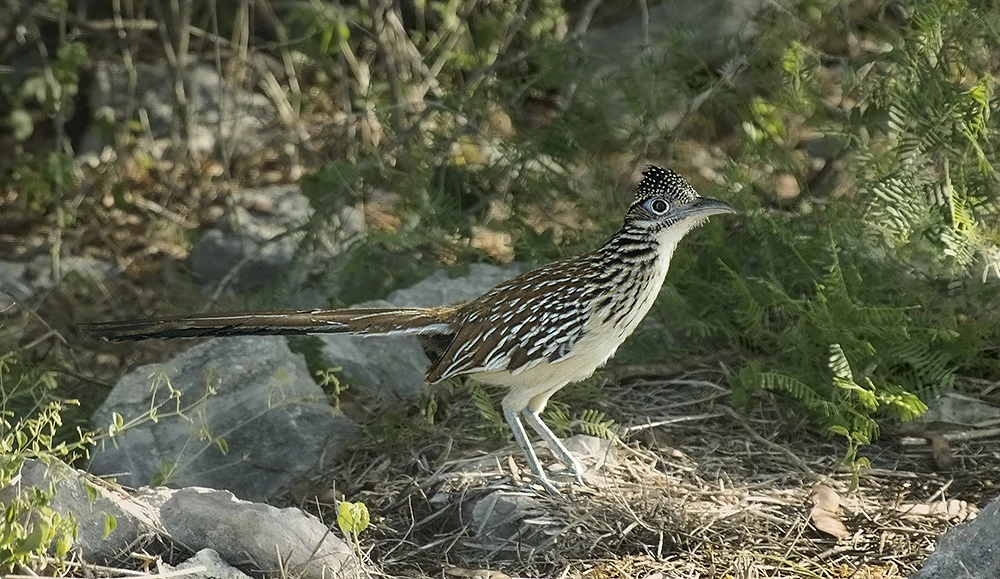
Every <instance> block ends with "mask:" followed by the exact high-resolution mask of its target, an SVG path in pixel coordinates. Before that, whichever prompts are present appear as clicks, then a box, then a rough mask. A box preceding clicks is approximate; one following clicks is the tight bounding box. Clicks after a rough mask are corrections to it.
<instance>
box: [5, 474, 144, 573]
mask: <svg viewBox="0 0 1000 579" xmlns="http://www.w3.org/2000/svg"><path fill="white" fill-rule="evenodd" d="M19 474H20V476H19V477H15V479H14V480H15V483H14V484H12V485H11V486H9V487H7V488H2V489H0V504H2V503H8V504H9V503H10V502H11V501H13V500H14V499H16V498H17V497H18V496H19V495H22V494H23V493H25V492H28V491H29V490H31V489H42V490H43V491H44V490H47V489H49V485H50V484H51V485H53V489H54V491H55V496H54V497H53V498H52V501H51V503H50V505H49V506H50V507H51V508H52V509H53V510H55V511H56V512H58V513H60V514H62V515H69V514H72V515H73V516H74V517H75V518H76V521H77V523H78V524H79V535H78V536H77V541H76V547H77V548H79V549H80V550H81V551H82V553H83V556H84V557H85V559H86V560H87V561H91V562H94V561H102V562H103V561H108V560H111V559H114V558H116V557H117V556H119V555H120V554H121V553H122V552H125V551H126V550H127V549H129V548H130V547H132V546H133V545H134V544H135V543H136V542H137V541H138V540H139V538H140V537H142V536H145V535H148V534H149V533H150V532H158V530H159V525H158V522H157V521H158V516H157V513H156V511H155V509H150V508H149V507H148V506H147V505H145V504H143V503H141V502H139V501H136V500H134V499H132V498H131V497H129V496H128V494H126V493H125V492H124V491H121V490H116V489H115V488H113V487H111V486H110V485H107V484H104V483H103V482H102V481H98V480H95V479H94V477H91V476H90V475H87V473H84V472H81V471H78V470H76V469H73V468H70V467H69V466H68V465H66V464H64V463H62V462H59V461H57V460H53V461H51V463H50V464H49V465H48V466H46V465H45V464H44V463H42V462H40V461H37V460H33V459H28V460H26V461H25V462H24V464H23V465H22V466H21V469H20V473H19ZM88 488H89V489H90V491H91V492H92V493H93V494H94V495H95V497H96V498H94V499H93V500H91V497H90V495H89V494H88V492H87V489H88ZM108 515H112V516H113V517H114V518H115V521H116V522H117V526H116V527H115V530H114V531H112V532H111V534H110V535H108V538H107V539H105V538H104V529H105V521H106V519H107V516H108Z"/></svg>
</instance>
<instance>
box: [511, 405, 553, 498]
mask: <svg viewBox="0 0 1000 579" xmlns="http://www.w3.org/2000/svg"><path fill="white" fill-rule="evenodd" d="M503 415H504V418H506V419H507V424H509V425H510V430H511V432H513V433H514V440H515V441H517V445H518V446H520V447H521V451H522V452H524V457H525V458H526V459H527V460H528V468H530V469H531V472H532V474H534V475H535V478H536V479H537V480H538V484H540V485H542V488H544V489H545V490H547V491H548V492H549V494H551V495H554V496H557V497H562V493H560V492H559V489H557V488H556V485H554V484H552V481H550V480H549V477H548V476H546V475H545V471H544V470H542V465H541V463H540V462H538V455H536V454H535V449H534V448H532V447H531V443H530V442H529V441H528V433H526V432H525V431H524V425H522V424H521V418H520V417H519V416H518V409H515V408H512V407H510V406H508V405H506V404H504V405H503Z"/></svg>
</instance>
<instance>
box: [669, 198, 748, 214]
mask: <svg viewBox="0 0 1000 579" xmlns="http://www.w3.org/2000/svg"><path fill="white" fill-rule="evenodd" d="M719 213H736V210H735V209H733V206H732V205H730V204H729V203H726V202H725V201H719V200H718V199H709V198H708V197H699V198H697V199H695V200H694V201H692V202H691V203H689V204H687V205H684V206H681V207H678V208H677V209H676V210H675V215H676V216H677V217H680V218H681V219H688V218H690V217H708V216H709V215H717V214H719Z"/></svg>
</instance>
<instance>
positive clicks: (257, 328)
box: [80, 307, 455, 341]
mask: <svg viewBox="0 0 1000 579" xmlns="http://www.w3.org/2000/svg"><path fill="white" fill-rule="evenodd" d="M454 309H455V308H450V307H440V308H349V309H342V310H299V311H295V310H288V311H271V312H245V313H233V314H195V315H184V316H171V317H164V318H150V319H146V320H128V321H120V322H99V323H96V324H83V325H81V326H80V329H81V330H82V331H83V332H84V333H87V334H91V335H93V336H97V337H100V338H104V339H105V340H111V341H119V340H144V339H147V338H194V337H206V336H253V335H295V334H314V333H345V334H382V335H393V334H395V335H399V334H418V335H419V334H440V333H447V332H448V331H449V314H451V313H452V312H453V311H454Z"/></svg>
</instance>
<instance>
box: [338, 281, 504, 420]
mask: <svg viewBox="0 0 1000 579" xmlns="http://www.w3.org/2000/svg"><path fill="white" fill-rule="evenodd" d="M522 270H523V268H522V267H520V266H514V267H496V266H492V265H486V264H475V265H473V266H471V267H470V268H469V273H468V275H465V276H462V277H456V278H452V277H449V276H448V274H447V273H446V272H444V271H438V272H437V273H435V274H434V275H432V276H430V277H428V278H427V279H425V280H423V281H421V282H420V283H418V284H416V285H414V286H412V287H410V288H407V289H402V290H398V291H396V292H394V293H393V294H392V295H390V296H389V297H388V298H387V299H386V301H384V302H383V301H376V302H366V303H364V304H361V305H362V306H372V307H379V306H386V305H395V306H421V307H429V306H440V305H445V304H456V303H461V302H465V301H468V300H471V299H473V298H476V297H479V296H480V295H481V294H482V293H483V292H485V291H486V290H488V289H490V288H491V287H493V286H495V285H496V284H498V283H500V282H502V281H504V280H507V279H510V278H511V277H513V276H515V275H517V274H518V273H520V272H521V271H522ZM320 339H321V340H322V341H323V348H322V357H323V359H324V360H325V361H326V362H327V363H328V364H329V365H331V366H339V367H341V368H343V376H344V380H345V382H347V383H348V384H351V385H356V386H358V387H360V388H361V390H362V391H364V392H365V393H366V394H369V395H370V396H372V397H374V398H376V399H377V400H379V401H380V402H382V403H387V402H390V401H393V400H411V399H413V398H417V397H419V396H421V395H423V394H424V393H426V392H427V383H426V382H425V381H424V375H425V374H426V373H427V368H428V366H429V365H430V361H429V360H428V359H427V356H426V355H425V354H424V351H423V349H422V348H421V347H420V342H419V341H418V340H417V338H416V337H411V336H390V337H380V336H370V337H365V336H345V335H337V334H326V335H321V336H320Z"/></svg>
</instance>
